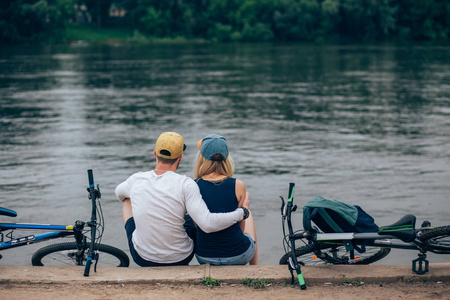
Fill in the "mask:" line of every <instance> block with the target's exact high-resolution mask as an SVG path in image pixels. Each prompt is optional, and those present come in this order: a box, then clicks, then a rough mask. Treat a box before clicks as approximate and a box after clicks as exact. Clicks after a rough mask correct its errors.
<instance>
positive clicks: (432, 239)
mask: <svg viewBox="0 0 450 300" xmlns="http://www.w3.org/2000/svg"><path fill="white" fill-rule="evenodd" d="M419 240H421V241H422V242H424V243H426V244H427V247H426V248H427V249H428V250H430V251H433V252H436V253H442V254H448V253H450V225H447V226H442V227H435V228H433V229H430V230H427V231H424V232H422V234H421V235H419Z"/></svg>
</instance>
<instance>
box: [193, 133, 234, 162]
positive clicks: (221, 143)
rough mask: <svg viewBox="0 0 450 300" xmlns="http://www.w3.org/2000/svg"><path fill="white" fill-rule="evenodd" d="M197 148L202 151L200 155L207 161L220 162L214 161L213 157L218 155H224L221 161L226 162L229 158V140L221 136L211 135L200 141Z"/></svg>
mask: <svg viewBox="0 0 450 300" xmlns="http://www.w3.org/2000/svg"><path fill="white" fill-rule="evenodd" d="M197 146H198V148H199V149H200V153H201V154H202V155H203V157H204V158H206V159H209V160H218V159H213V156H214V155H216V154H220V155H222V159H219V160H225V159H226V158H227V157H228V145H227V140H226V139H225V138H224V137H223V136H221V135H217V134H210V135H208V136H207V137H204V138H203V139H201V140H199V141H198V144H197Z"/></svg>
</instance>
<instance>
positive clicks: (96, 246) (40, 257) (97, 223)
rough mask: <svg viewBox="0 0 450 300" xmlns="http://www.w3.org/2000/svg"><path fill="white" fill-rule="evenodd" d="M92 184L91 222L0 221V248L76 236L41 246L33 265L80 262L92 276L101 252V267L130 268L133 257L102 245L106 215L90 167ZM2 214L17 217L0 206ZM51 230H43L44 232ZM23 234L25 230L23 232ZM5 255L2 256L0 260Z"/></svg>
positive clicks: (89, 196) (11, 211) (87, 274)
mask: <svg viewBox="0 0 450 300" xmlns="http://www.w3.org/2000/svg"><path fill="white" fill-rule="evenodd" d="M87 172H88V180H89V187H88V188H87V191H88V194H89V195H88V198H89V199H90V200H91V205H92V210H91V218H90V220H89V221H80V220H77V221H75V223H74V225H48V224H23V223H0V251H2V250H7V249H11V248H15V247H21V246H26V245H29V244H33V243H38V242H42V241H48V240H52V239H57V238H64V237H73V238H75V241H74V242H65V243H58V244H51V245H48V246H45V247H43V248H41V249H38V250H37V251H36V252H35V253H34V254H33V256H32V258H31V264H32V265H33V266H43V265H77V266H85V268H84V276H89V273H90V268H91V265H92V263H94V261H95V264H94V272H96V271H97V264H98V263H99V261H100V260H99V258H100V254H101V256H102V259H101V264H100V265H102V266H117V267H128V266H129V264H130V260H129V258H128V256H127V254H125V252H123V251H122V250H120V249H118V248H115V247H112V246H109V245H105V244H101V239H102V236H103V232H104V226H103V223H104V218H103V212H102V209H101V203H100V199H101V193H100V187H99V185H97V188H95V185H94V176H93V172H92V170H90V169H89V170H88V171H87ZM0 215H3V216H9V217H16V216H17V213H16V212H15V211H14V210H10V209H7V208H3V207H0ZM16 230H17V231H19V232H20V231H21V230H31V231H33V232H34V231H40V233H39V234H32V235H26V236H20V237H15V234H16ZM44 230H45V231H48V230H52V231H51V232H45V233H42V231H44ZM22 234H23V233H22ZM1 258H2V256H1V255H0V259H1Z"/></svg>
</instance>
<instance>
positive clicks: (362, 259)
mask: <svg viewBox="0 0 450 300" xmlns="http://www.w3.org/2000/svg"><path fill="white" fill-rule="evenodd" d="M319 249H320V251H321V252H322V253H324V254H327V255H328V256H329V257H332V258H333V259H334V260H336V261H339V263H335V264H346V265H347V264H352V265H368V264H371V263H374V262H376V261H378V260H380V259H382V258H384V257H385V256H386V255H388V254H389V252H390V251H391V249H390V248H380V247H374V246H366V251H365V252H364V253H358V252H357V251H355V259H353V260H351V259H350V253H349V252H347V250H346V249H345V246H343V245H342V246H330V245H326V244H319V245H317V244H313V245H306V246H302V247H299V248H296V249H295V256H296V257H297V260H298V261H301V262H303V263H304V264H306V265H320V264H334V263H332V262H330V261H327V260H326V259H324V260H322V259H321V258H319V257H317V256H316V255H315V253H314V252H315V251H317V250H319ZM289 256H291V253H286V254H285V255H283V256H282V257H281V259H280V265H286V264H287V263H288V261H289Z"/></svg>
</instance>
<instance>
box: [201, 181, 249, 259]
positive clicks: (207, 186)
mask: <svg viewBox="0 0 450 300" xmlns="http://www.w3.org/2000/svg"><path fill="white" fill-rule="evenodd" d="M197 184H198V186H199V188H200V192H201V194H202V197H203V200H205V203H206V205H207V206H208V208H209V211H210V212H212V213H225V212H232V211H234V210H236V208H237V207H238V199H237V198H236V179H235V178H227V179H225V180H224V181H221V182H219V183H214V182H211V181H206V180H203V179H198V180H197ZM248 247H250V241H249V239H248V238H247V237H246V236H245V235H244V233H243V232H242V230H241V228H240V227H239V223H236V224H233V225H231V226H230V227H228V228H226V229H224V230H221V231H217V232H212V233H205V232H203V231H202V230H201V229H200V228H198V229H197V245H196V250H195V251H196V253H197V254H198V255H200V256H203V257H233V256H236V255H240V254H242V253H244V252H245V251H246V250H247V249H248Z"/></svg>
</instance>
